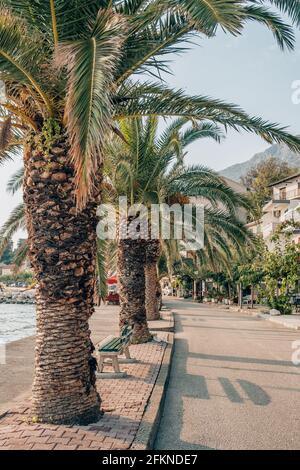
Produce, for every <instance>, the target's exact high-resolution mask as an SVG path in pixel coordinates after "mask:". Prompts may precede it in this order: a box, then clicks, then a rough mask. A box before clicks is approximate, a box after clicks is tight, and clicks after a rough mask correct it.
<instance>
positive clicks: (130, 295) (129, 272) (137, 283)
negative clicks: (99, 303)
mask: <svg viewBox="0 0 300 470" xmlns="http://www.w3.org/2000/svg"><path fill="white" fill-rule="evenodd" d="M145 262H146V249H145V242H144V241H143V240H131V239H122V240H119V243H118V279H119V287H120V306H121V310H120V326H121V327H122V326H123V325H125V324H129V325H131V326H132V328H133V335H132V342H133V343H146V342H147V341H150V340H151V339H152V336H151V334H150V332H149V329H148V324H147V318H146V308H145V271H144V268H145Z"/></svg>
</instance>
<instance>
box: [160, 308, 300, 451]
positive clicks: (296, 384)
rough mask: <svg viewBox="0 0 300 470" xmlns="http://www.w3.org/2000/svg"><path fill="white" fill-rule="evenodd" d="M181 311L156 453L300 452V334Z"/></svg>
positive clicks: (224, 314) (215, 313)
mask: <svg viewBox="0 0 300 470" xmlns="http://www.w3.org/2000/svg"><path fill="white" fill-rule="evenodd" d="M166 304H167V305H168V306H169V307H172V308H173V310H174V311H175V350H174V356H173V362H172V368H171V376H170V382H169V386H168V390H167V395H166V401H165V407H164V414H163V418H162V421H161V425H160V429H159V434H158V436H157V440H156V449H161V450H164V449H175V450H178V449H185V450H194V449H195V450H196V449H300V366H295V365H293V364H292V362H291V356H292V352H293V349H292V343H293V342H294V341H297V340H300V332H299V331H293V330H291V329H288V328H285V327H283V326H280V325H276V324H274V323H271V322H269V321H265V320H263V319H259V318H254V317H251V316H249V315H246V314H244V313H240V312H233V311H231V310H225V309H221V308H215V307H214V306H205V305H200V304H194V303H192V302H188V301H181V300H169V301H167V302H166Z"/></svg>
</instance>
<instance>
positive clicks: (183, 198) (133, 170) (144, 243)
mask: <svg viewBox="0 0 300 470" xmlns="http://www.w3.org/2000/svg"><path fill="white" fill-rule="evenodd" d="M186 123H187V121H186V119H182V118H181V119H177V120H175V121H174V122H172V124H171V125H170V126H169V127H168V128H167V129H166V130H165V131H164V132H163V133H162V134H161V135H158V120H157V119H156V118H154V117H151V118H147V119H142V118H134V119H127V120H123V121H122V122H121V123H120V126H119V131H120V135H122V136H123V139H118V140H114V141H113V142H112V143H110V144H109V145H108V149H107V152H106V153H107V156H108V157H107V159H106V163H105V165H104V173H105V176H106V179H107V180H106V181H107V183H108V184H107V188H109V190H108V194H107V193H106V198H107V200H108V201H111V202H113V203H114V204H115V206H118V202H119V197H120V196H126V197H127V201H128V208H129V207H130V206H132V205H134V204H143V205H144V206H146V207H148V208H149V209H150V207H151V204H162V203H164V204H168V205H172V204H173V203H179V204H184V203H188V202H189V201H190V198H191V197H202V198H204V199H205V201H206V202H209V203H210V205H211V206H212V207H211V208H210V209H209V208H207V209H206V214H207V217H208V221H210V224H211V225H214V229H215V231H216V232H217V231H218V230H219V231H220V233H219V236H220V239H221V233H222V232H223V233H227V232H229V234H230V236H231V237H232V238H235V237H237V234H238V233H240V234H243V238H242V239H243V240H245V234H244V230H243V228H242V226H241V224H240V223H239V222H238V221H237V219H236V216H235V210H236V208H237V207H240V206H241V205H244V204H245V201H244V200H243V198H242V197H241V196H239V195H238V194H236V193H235V192H234V191H232V189H231V188H229V187H228V186H226V185H225V184H224V182H223V181H222V179H221V178H220V177H218V175H217V174H215V173H214V172H213V171H212V170H209V169H208V168H205V167H202V166H199V165H198V166H191V167H186V166H185V165H184V156H185V149H186V147H187V146H188V145H189V144H190V143H191V142H194V141H195V140H196V139H200V138H203V137H210V138H214V139H215V140H216V141H219V140H220V138H221V137H222V132H221V130H220V129H219V128H218V127H217V126H215V125H212V124H211V123H208V122H203V123H202V124H201V126H200V125H198V126H195V125H188V126H187V127H186ZM104 194H105V193H104ZM217 204H222V205H223V206H224V210H225V212H222V211H220V210H219V209H218V210H216V209H215V208H216V206H217ZM212 208H213V209H212ZM226 211H227V212H226ZM214 213H216V214H215V216H213V214H214ZM148 215H149V214H148ZM218 216H219V219H218ZM130 217H133V215H132V214H131V216H130ZM131 220H132V219H130V221H131ZM121 223H123V222H121ZM125 223H127V222H125ZM221 224H223V225H222V226H221ZM147 225H148V224H147ZM121 229H122V227H121ZM121 229H120V230H121ZM151 229H152V227H151ZM145 230H146V229H145ZM211 230H212V229H211ZM129 235H130V236H129V237H127V238H125V239H122V238H121V237H120V238H119V240H118V275H119V283H120V300H121V312H120V323H121V325H122V324H124V323H130V324H131V325H132V326H133V327H134V335H133V341H134V342H144V341H148V340H149V339H150V338H151V336H150V333H149V330H148V325H147V321H146V313H147V319H148V320H154V319H157V318H159V311H158V302H157V284H158V276H157V262H158V258H159V256H160V246H161V240H160V238H153V237H152V238H151V235H152V233H151V232H150V230H149V233H148V232H147V233H146V234H145V233H144V234H142V236H141V237H136V236H135V234H134V233H132V234H129ZM206 236H207V234H206ZM220 243H221V242H220Z"/></svg>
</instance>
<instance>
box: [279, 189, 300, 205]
mask: <svg viewBox="0 0 300 470" xmlns="http://www.w3.org/2000/svg"><path fill="white" fill-rule="evenodd" d="M291 199H300V188H295V189H290V190H286V191H282V192H280V193H279V194H278V193H277V194H276V195H275V194H274V195H273V200H276V202H277V201H290V200H291Z"/></svg>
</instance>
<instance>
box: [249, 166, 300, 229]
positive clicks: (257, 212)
mask: <svg viewBox="0 0 300 470" xmlns="http://www.w3.org/2000/svg"><path fill="white" fill-rule="evenodd" d="M297 171H299V168H297V167H292V166H290V165H289V164H288V163H287V162H284V161H280V160H278V159H277V158H275V157H269V158H267V159H266V160H264V161H262V162H261V163H258V164H257V165H254V166H253V167H252V168H250V169H249V170H248V172H247V173H246V175H245V176H243V177H242V178H241V180H242V183H243V184H244V185H245V186H247V187H248V188H249V189H250V190H251V192H249V194H248V197H249V199H250V202H251V205H252V208H253V209H252V214H251V216H250V217H251V220H259V219H260V218H261V217H262V208H263V206H264V205H265V203H266V202H267V201H268V199H270V197H271V194H272V188H270V187H269V185H270V184H273V183H276V181H279V180H281V179H282V178H286V177H288V176H291V175H293V174H295V173H296V172H297Z"/></svg>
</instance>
